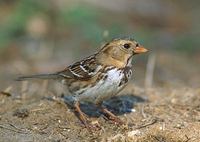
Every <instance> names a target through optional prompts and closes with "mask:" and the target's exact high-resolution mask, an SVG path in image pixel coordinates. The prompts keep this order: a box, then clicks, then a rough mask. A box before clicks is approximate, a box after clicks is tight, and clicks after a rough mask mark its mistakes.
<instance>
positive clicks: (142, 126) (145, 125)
mask: <svg viewBox="0 0 200 142" xmlns="http://www.w3.org/2000/svg"><path fill="white" fill-rule="evenodd" d="M156 122H157V119H153V120H152V121H151V122H149V123H146V124H144V125H141V126H138V127H136V129H141V128H145V127H147V126H150V125H153V124H155V123H156Z"/></svg>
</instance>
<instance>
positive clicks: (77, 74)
mask: <svg viewBox="0 0 200 142" xmlns="http://www.w3.org/2000/svg"><path fill="white" fill-rule="evenodd" d="M101 68H102V66H101V65H99V64H97V63H96V59H95V55H93V56H90V57H88V58H86V59H84V60H82V61H79V62H76V63H74V64H72V65H70V66H69V67H67V68H66V69H65V70H63V71H61V72H58V74H59V75H60V76H62V77H64V78H76V79H80V80H83V79H84V80H85V79H90V78H91V77H93V76H94V75H95V74H96V73H97V72H98V71H99V70H100V69H101Z"/></svg>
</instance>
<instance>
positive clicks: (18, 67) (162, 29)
mask: <svg viewBox="0 0 200 142" xmlns="http://www.w3.org/2000/svg"><path fill="white" fill-rule="evenodd" d="M199 13H200V1H196V0H191V1H188V0H182V1H174V0H133V1H130V0H123V1H121V0H109V1H107V0H101V1H99V0H1V1H0V84H1V85H0V89H5V88H6V87H7V86H9V85H10V84H14V83H15V82H14V81H12V80H13V78H15V77H16V76H18V75H22V74H32V73H44V72H54V71H58V70H61V69H63V68H64V67H66V66H67V65H69V64H70V63H72V62H74V61H77V60H79V59H81V58H83V57H87V56H88V55H90V54H92V53H94V52H95V51H97V50H98V49H99V47H100V46H101V45H102V44H104V43H105V42H107V41H109V40H111V39H113V38H121V37H122V38H123V37H132V38H134V39H136V40H137V41H138V42H139V43H140V44H142V45H143V46H144V47H146V48H147V49H149V50H150V52H149V53H148V54H143V55H140V56H137V57H135V59H134V61H133V62H134V80H133V83H135V84H137V85H140V86H141V87H143V86H145V85H146V86H150V87H154V86H155V87H157V86H159V87H182V86H184V87H185V86H186V87H188V86H189V87H199V86H200V85H199V83H200V75H199V73H200V66H199V64H200V53H199V51H200V49H199V45H200V39H199V37H200V14H199ZM145 80H146V81H145ZM15 84H16V83H15Z"/></svg>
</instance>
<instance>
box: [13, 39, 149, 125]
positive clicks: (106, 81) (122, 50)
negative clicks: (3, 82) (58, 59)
mask: <svg viewBox="0 0 200 142" xmlns="http://www.w3.org/2000/svg"><path fill="white" fill-rule="evenodd" d="M147 51H148V50H147V49H146V48H144V47H143V46H142V45H140V44H139V43H138V42H137V41H136V40H134V39H128V38H123V39H121V38H119V39H113V40H111V41H110V42H107V43H106V44H104V45H103V46H102V47H101V48H100V49H99V51H97V52H96V53H94V54H93V55H91V56H88V57H86V58H84V59H82V60H80V61H77V62H75V63H73V64H71V65H69V66H67V67H66V68H65V69H64V70H61V71H58V72H55V73H47V74H35V75H29V76H20V77H18V78H17V80H18V81H24V80H29V79H34V78H37V79H52V80H57V81H59V82H61V83H62V84H63V85H64V86H66V87H67V89H68V92H69V95H70V96H72V98H73V107H74V108H75V111H76V112H77V113H78V116H79V119H80V120H81V121H82V123H83V124H84V125H85V127H87V128H90V124H89V123H88V116H87V115H86V114H85V113H84V112H83V111H82V110H81V108H80V102H81V101H86V102H92V103H93V104H95V105H96V106H97V107H98V108H100V109H101V111H102V113H103V114H104V115H105V116H106V117H107V118H108V119H109V120H112V121H114V122H116V123H120V124H122V123H123V122H122V121H121V120H120V119H119V118H118V117H117V116H116V115H115V114H113V113H112V112H111V111H109V110H108V109H107V108H105V107H103V106H102V103H103V101H104V100H106V99H109V98H111V97H113V96H115V95H117V94H118V93H119V92H120V91H121V90H122V89H123V88H124V87H125V86H126V85H127V83H128V81H129V80H130V79H131V76H132V59H133V56H135V55H137V54H140V53H145V52H147Z"/></svg>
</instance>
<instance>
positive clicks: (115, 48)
mask: <svg viewBox="0 0 200 142" xmlns="http://www.w3.org/2000/svg"><path fill="white" fill-rule="evenodd" d="M147 51H148V50H147V49H146V48H144V47H143V46H141V45H140V44H139V43H138V42H136V41H135V40H130V39H114V40H112V41H111V42H109V43H107V44H105V45H104V46H103V47H102V49H101V50H100V51H99V53H98V54H99V55H98V56H99V59H100V61H102V62H104V63H105V64H109V62H110V63H111V64H114V65H115V64H118V65H117V66H118V67H124V66H125V65H126V64H127V63H128V61H129V60H130V59H131V58H132V56H133V55H136V54H140V53H145V52H147ZM115 66H116V65H115Z"/></svg>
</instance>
